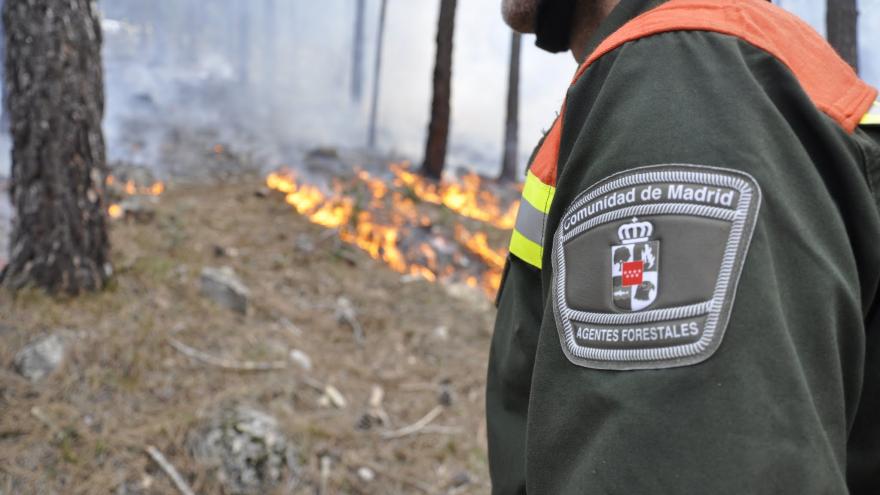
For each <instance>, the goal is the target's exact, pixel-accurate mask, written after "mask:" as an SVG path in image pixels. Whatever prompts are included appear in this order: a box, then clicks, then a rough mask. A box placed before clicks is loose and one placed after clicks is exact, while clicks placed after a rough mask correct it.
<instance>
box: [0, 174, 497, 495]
mask: <svg viewBox="0 0 880 495" xmlns="http://www.w3.org/2000/svg"><path fill="white" fill-rule="evenodd" d="M260 187H261V179H260V178H259V177H257V176H253V177H250V178H243V179H236V180H235V181H230V182H225V183H219V184H212V185H177V186H175V185H174V184H172V185H171V187H170V188H169V190H168V191H167V192H166V193H165V194H164V195H163V196H162V197H161V201H160V202H159V205H158V210H157V215H156V218H155V219H154V220H153V221H151V222H149V223H146V224H139V223H134V222H116V223H114V224H113V230H112V240H113V253H114V254H113V260H114V265H115V269H116V274H115V277H114V279H113V282H112V285H111V286H110V287H109V288H108V289H107V290H106V291H104V292H102V293H99V294H93V295H86V296H82V297H79V298H76V299H64V300H55V299H52V298H50V297H48V296H46V295H44V294H42V293H40V292H36V291H25V292H21V293H19V294H18V295H16V296H13V295H12V294H10V293H5V292H4V293H0V492H2V493H4V494H5V493H64V494H87V493H88V494H100V493H138V494H154V493H155V494H159V493H162V494H164V493H169V494H170V493H177V492H176V490H175V489H174V487H173V486H172V484H171V483H170V481H169V479H168V477H167V476H166V475H165V474H164V473H163V472H162V471H161V470H160V469H159V468H158V467H157V465H156V464H155V463H154V462H152V461H151V460H150V458H149V457H148V456H147V455H146V454H145V452H144V448H145V446H147V445H154V446H156V447H157V448H158V449H159V450H160V451H162V452H163V453H164V454H165V455H166V457H167V458H168V459H169V460H170V462H171V463H172V464H174V465H175V466H176V467H177V469H178V470H179V471H180V472H181V473H182V474H183V476H184V477H185V478H186V479H187V481H189V482H190V484H191V485H192V487H193V488H194V489H195V491H196V493H222V489H221V486H220V484H219V482H218V480H217V477H216V476H215V475H214V474H213V473H212V472H211V471H210V470H209V469H208V468H206V467H205V466H203V465H200V464H199V463H197V462H196V461H195V460H194V459H193V457H192V456H191V455H190V453H189V451H188V448H187V440H186V438H187V435H188V434H189V433H190V432H192V431H194V430H195V429H196V427H197V425H198V424H199V422H200V418H202V417H203V416H204V415H205V414H206V413H208V412H210V411H211V410H212V409H214V408H217V407H218V406H220V405H223V404H228V403H231V402H235V403H244V404H249V405H253V406H255V407H257V408H259V409H261V410H263V411H266V412H268V413H270V414H271V415H273V416H275V417H276V418H277V419H278V421H279V423H280V425H281V428H282V430H283V431H284V433H285V434H286V435H287V436H288V437H289V438H290V439H291V440H292V442H293V443H294V445H295V447H296V448H297V451H298V458H299V462H300V464H301V465H302V468H301V470H300V472H299V479H300V481H299V483H298V485H297V487H296V488H295V489H294V490H293V493H309V494H312V493H316V492H317V491H318V487H319V486H320V484H321V483H322V481H321V478H322V475H321V471H322V470H321V464H322V462H321V459H322V458H324V459H325V461H324V463H323V464H324V477H325V480H324V482H325V483H326V490H325V492H324V493H352V494H360V493H363V494H398V493H438V494H442V493H488V491H489V485H488V475H487V466H486V444H485V422H484V405H483V400H484V390H483V388H484V376H485V363H486V359H487V353H488V343H489V337H490V332H491V325H492V320H493V318H494V311H493V309H492V307H491V304H490V303H489V301H488V298H487V297H486V296H485V295H483V294H481V293H479V292H467V291H464V292H462V290H456V291H450V290H448V288H444V287H443V286H442V285H439V284H431V283H428V282H425V281H411V280H409V279H408V278H406V277H401V276H400V275H399V274H397V273H394V272H393V271H391V270H390V269H388V268H386V267H385V266H384V265H382V264H381V263H379V262H377V261H374V260H372V259H370V258H369V257H368V256H367V255H366V254H365V253H363V252H361V251H358V250H356V249H354V248H351V247H348V246H346V245H344V244H341V243H340V242H339V241H337V240H336V237H335V236H333V235H332V231H328V230H327V229H324V228H321V227H318V226H315V225H312V224H310V223H308V221H307V220H305V219H304V218H302V217H300V216H298V215H296V214H295V213H294V212H292V211H291V209H290V207H289V206H287V205H285V204H284V203H283V201H282V199H281V198H280V197H278V196H274V195H269V196H268V197H261V195H257V194H255V191H257V190H258V189H259V188H260ZM328 232H329V233H330V235H328ZM310 247H313V249H310ZM223 265H228V266H230V267H232V268H233V269H234V270H235V271H236V272H237V273H238V275H239V276H240V277H241V279H242V280H243V281H244V282H245V284H246V285H247V286H248V287H249V288H250V290H251V303H252V304H251V308H250V311H249V313H248V314H247V315H246V316H243V315H237V314H236V313H233V312H231V311H229V310H227V309H225V308H222V307H220V306H218V305H216V304H214V303H212V302H211V301H208V300H206V299H205V298H203V297H201V296H200V294H199V277H200V272H201V269H202V268H203V267H206V266H223ZM459 289H460V288H459ZM340 297H345V298H347V299H349V300H350V301H351V302H352V303H353V306H354V308H355V310H356V315H357V321H358V322H359V323H360V324H361V325H362V326H363V329H364V334H365V338H364V340H363V342H362V343H359V342H358V341H357V339H355V337H354V335H353V331H352V328H351V326H350V325H348V324H346V323H345V322H342V323H340V321H339V320H338V319H337V317H336V315H335V312H336V308H337V305H338V303H337V301H338V299H339V298H340ZM61 329H65V331H63V332H62V333H63V334H64V335H65V336H66V341H67V352H66V357H65V361H64V363H63V365H62V366H61V368H60V369H59V370H58V371H57V372H55V373H54V374H52V375H50V376H49V377H47V378H44V379H43V380H42V381H39V382H37V383H31V382H30V381H28V380H26V379H24V378H23V377H21V376H20V375H18V374H17V373H16V372H15V371H14V367H13V356H14V354H15V352H16V351H18V350H19V349H21V348H22V347H23V346H24V345H25V344H27V343H28V342H30V341H32V340H33V339H35V338H36V337H38V336H40V335H44V334H46V333H47V332H59V331H62V330H61ZM169 338H174V339H176V340H178V341H180V342H183V343H185V344H186V345H189V346H191V347H193V348H197V349H199V350H201V351H204V352H207V353H210V354H212V355H215V356H219V357H223V358H226V359H230V360H237V361H243V360H250V361H260V362H271V361H285V360H286V361H287V362H289V363H290V364H289V366H288V367H287V368H286V369H283V370H277V371H261V372H245V371H231V370H225V369H222V368H220V367H217V366H214V365H210V364H206V363H204V362H201V361H199V360H195V359H193V358H191V357H188V356H186V355H184V354H182V353H181V352H179V351H178V350H176V349H175V348H173V347H172V346H171V345H169ZM291 349H299V350H301V351H303V352H305V353H306V354H308V355H309V356H310V357H311V360H312V361H313V363H314V366H313V369H311V370H310V371H306V370H304V369H303V368H302V367H299V366H297V365H296V364H294V363H293V362H291V361H290V360H289V359H288V354H289V352H290V350H291ZM325 385H331V386H333V387H335V388H336V389H338V390H339V391H340V392H341V394H342V396H343V397H344V399H345V404H344V405H341V404H337V405H334V404H333V403H332V402H333V401H328V400H327V397H326V393H325V392H324V391H323V390H321V388H322V387H324V386H325ZM376 387H380V388H381V390H382V391H383V392H384V398H383V400H382V403H381V407H382V408H383V409H384V411H385V412H387V419H388V420H389V421H390V424H386V425H382V424H377V421H376V420H375V419H373V420H372V421H370V420H368V419H367V418H365V417H364V415H365V414H367V413H369V411H370V410H371V406H370V404H369V402H370V396H371V394H373V393H374V390H375V389H376ZM444 404H445V405H444ZM438 405H440V407H441V408H442V409H441V412H440V414H439V416H438V417H437V418H436V419H435V420H434V421H433V422H432V423H431V424H430V427H429V428H426V429H424V430H422V431H419V432H417V433H416V434H412V435H407V436H403V437H401V438H396V439H385V438H384V437H383V432H387V431H389V430H397V429H399V428H402V427H405V426H407V425H410V424H412V423H414V422H416V421H418V420H419V419H420V418H422V417H424V416H425V415H426V414H427V413H429V412H430V411H431V410H432V409H434V408H435V407H437V406H438ZM340 406H341V407H340ZM438 427H439V428H438ZM364 467H367V468H369V470H371V471H372V472H373V473H375V479H373V480H369V481H368V480H365V479H364V478H365V477H364V476H362V475H360V476H359V474H358V471H359V470H361V473H362V474H363V472H364V470H363V469H361V468H364ZM366 478H369V477H368V476H367V477H366ZM275 492H276V493H288V491H287V489H285V488H281V487H279V488H277V489H276V490H275Z"/></svg>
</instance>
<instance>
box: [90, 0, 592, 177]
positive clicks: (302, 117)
mask: <svg viewBox="0 0 880 495" xmlns="http://www.w3.org/2000/svg"><path fill="white" fill-rule="evenodd" d="M273 4H274V8H273V7H271V6H272V5H273ZM378 4H379V2H378V0H368V1H367V9H366V19H365V24H366V26H365V28H366V29H365V37H364V40H365V47H364V49H363V54H364V58H365V60H363V63H362V64H361V66H362V67H363V68H364V74H363V81H364V91H363V94H364V95H369V94H370V90H371V85H372V82H373V81H372V74H371V70H370V69H371V67H372V64H373V57H374V56H375V40H376V26H377V23H378V19H377V17H378V7H379V5H378ZM102 8H103V11H104V15H105V22H104V24H105V33H106V39H105V65H106V82H107V116H106V119H105V129H106V134H107V141H108V153H109V157H110V159H111V160H113V159H125V160H127V161H140V162H143V163H145V164H153V163H155V162H157V161H161V160H160V154H159V152H158V151H159V150H158V148H159V146H161V143H162V134H163V133H167V131H168V129H169V128H170V127H186V126H189V127H190V128H199V127H201V128H208V127H211V128H213V130H214V132H216V133H217V136H216V137H217V139H218V141H223V142H226V143H228V144H231V145H233V146H240V147H247V148H249V149H257V150H259V152H260V154H262V155H264V156H265V159H266V160H267V162H285V161H292V160H296V156H297V153H301V152H302V151H303V150H305V149H308V148H312V147H315V146H339V147H349V148H350V147H361V146H364V145H365V142H366V128H367V115H368V101H367V100H368V97H366V96H365V97H364V98H363V99H362V100H361V101H359V102H357V101H354V100H353V98H352V96H351V94H350V93H351V92H350V87H351V78H352V65H353V64H352V43H353V36H354V15H355V6H354V2H352V1H351V0H325V1H322V2H305V1H293V0H275V1H274V2H272V1H271V0H257V1H249V2H241V1H235V0H217V1H214V2H196V1H195V0H180V1H174V2H172V1H171V0H164V1H157V2H143V1H142V0H105V1H104V2H103V3H102ZM438 9H439V4H438V1H437V0H422V1H418V2H409V1H407V2H404V1H400V0H389V7H388V18H387V23H386V26H387V27H386V33H385V51H384V55H383V70H382V74H381V78H382V81H381V93H380V106H379V147H380V149H382V150H384V151H389V152H390V151H393V152H397V153H402V154H404V155H406V156H409V157H411V158H412V159H413V160H414V161H419V160H420V159H421V155H422V152H423V146H424V140H425V133H426V129H427V123H428V118H429V104H430V97H431V93H430V92H431V77H432V71H433V55H434V36H435V31H436V17H437V12H438ZM509 36H510V32H509V31H508V29H507V28H506V26H505V25H504V24H503V22H502V21H501V19H500V15H499V9H498V5H496V4H495V3H494V2H481V1H476V0H470V1H468V0H465V1H461V2H459V9H458V13H457V26H456V38H455V55H454V56H455V60H454V66H453V78H454V80H453V101H452V111H453V114H452V129H451V136H450V162H451V164H452V165H458V166H463V167H465V168H471V169H475V170H478V171H481V172H484V173H488V174H495V173H497V172H498V168H499V167H500V158H501V144H502V143H501V142H502V137H503V122H504V112H505V108H504V104H505V100H506V91H507V87H506V84H507V82H506V80H507V58H508V49H509ZM526 43H527V44H528V45H531V43H529V42H528V41H526ZM523 57H524V58H523V63H522V65H523V81H522V107H521V116H522V123H521V130H520V136H521V146H520V152H521V162H522V163H521V167H524V166H525V160H526V158H527V157H528V155H529V154H530V152H531V147H532V146H533V145H534V143H536V142H537V140H538V139H539V138H540V136H541V132H542V129H544V128H546V127H548V126H549V125H550V123H551V122H552V119H553V117H554V116H555V112H556V111H557V110H558V109H559V106H560V104H561V101H562V97H563V96H564V93H565V89H566V86H567V82H568V80H569V79H570V77H571V75H572V73H573V72H574V70H575V65H574V62H573V60H572V59H571V58H570V57H567V56H563V57H552V56H550V55H547V54H542V53H541V52H539V51H538V50H537V49H536V48H534V47H531V46H527V47H526V49H525V50H524V53H523ZM133 140H134V141H137V142H132V141H133ZM158 165H159V166H160V167H167V166H168V165H169V164H158ZM267 165H270V164H267Z"/></svg>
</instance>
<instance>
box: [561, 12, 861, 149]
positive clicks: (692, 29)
mask: <svg viewBox="0 0 880 495" xmlns="http://www.w3.org/2000/svg"><path fill="white" fill-rule="evenodd" d="M612 66H613V68H612ZM670 67H672V68H674V69H675V70H668V68H670ZM581 72H582V73H583V77H580V78H579V80H578V84H583V85H589V84H593V85H595V84H597V83H599V84H601V83H603V82H604V81H605V79H613V80H614V81H615V83H618V82H619V81H617V79H620V76H623V78H624V79H626V81H624V82H625V83H626V84H630V85H638V86H639V87H640V88H641V89H642V90H644V91H663V89H665V88H666V87H669V86H670V85H687V86H688V87H690V88H691V89H692V90H693V91H694V92H712V91H716V92H717V91H718V90H719V89H721V88H726V89H729V90H740V89H741V88H742V85H739V86H738V85H737V84H740V81H739V79H740V78H741V77H746V79H748V81H747V83H748V82H758V83H760V84H761V85H763V86H765V87H767V89H768V91H769V92H773V89H774V88H779V87H782V88H784V89H786V90H788V91H789V92H790V93H794V96H800V95H801V94H803V96H806V98H807V99H808V100H810V101H811V102H812V104H813V105H815V106H816V107H817V109H818V110H820V111H821V112H824V113H825V114H826V115H828V116H829V117H831V118H832V119H833V120H835V121H837V122H838V124H839V125H840V126H841V127H842V128H844V129H845V130H846V131H848V132H851V131H852V130H853V129H855V127H856V125H857V124H858V122H859V120H860V119H861V118H862V116H863V115H864V114H865V112H867V111H868V109H869V108H870V106H871V104H872V103H873V101H874V99H875V98H876V95H877V92H876V90H874V88H872V87H871V86H869V85H868V84H866V83H864V82H863V81H861V80H860V79H859V78H858V75H857V74H856V73H855V71H853V70H852V68H850V67H849V65H847V64H846V62H844V61H843V60H842V59H841V58H840V57H839V56H838V55H837V53H836V52H835V51H834V49H833V48H831V46H829V45H828V43H827V42H826V41H825V40H824V39H823V38H822V37H821V36H820V35H819V34H818V33H816V32H815V30H813V29H812V28H811V27H810V26H808V25H807V24H806V23H804V22H803V21H801V20H800V19H798V18H797V17H795V16H794V15H792V14H790V13H788V12H785V11H784V10H782V9H780V8H778V7H775V6H772V5H770V4H768V3H767V2H763V1H757V0H711V1H707V0H672V1H670V2H667V3H665V4H664V5H663V6H661V7H659V8H656V9H654V10H652V11H650V12H648V13H647V14H644V15H642V16H640V17H638V18H636V19H634V20H633V21H630V22H629V23H628V24H626V25H624V26H623V27H622V28H621V29H619V30H618V31H617V32H615V33H613V34H612V35H611V36H609V37H608V38H607V39H605V40H604V41H603V42H602V43H601V44H600V45H599V47H598V48H597V49H596V50H595V51H594V52H593V53H592V54H591V55H590V56H589V58H588V60H587V62H586V63H585V64H584V65H583V66H582V69H581ZM792 81H794V82H796V84H790V83H791V82H792Z"/></svg>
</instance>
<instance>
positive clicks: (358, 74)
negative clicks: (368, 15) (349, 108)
mask: <svg viewBox="0 0 880 495" xmlns="http://www.w3.org/2000/svg"><path fill="white" fill-rule="evenodd" d="M355 2H356V3H355V13H354V36H353V38H352V40H353V41H352V47H351V99H352V101H354V102H355V103H360V101H361V97H362V96H363V92H364V90H363V86H364V82H363V81H364V7H365V5H364V4H365V2H366V0H355Z"/></svg>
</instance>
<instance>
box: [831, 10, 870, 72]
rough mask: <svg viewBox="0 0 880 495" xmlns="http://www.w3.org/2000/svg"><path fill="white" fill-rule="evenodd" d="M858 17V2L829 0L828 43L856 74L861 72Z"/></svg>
mask: <svg viewBox="0 0 880 495" xmlns="http://www.w3.org/2000/svg"><path fill="white" fill-rule="evenodd" d="M858 15H859V13H858V8H857V6H856V0H828V7H827V10H826V13H825V17H826V24H827V30H828V42H829V43H831V46H833V47H834V48H835V49H836V50H837V53H839V54H840V56H841V57H843V59H844V60H846V61H847V63H849V64H850V65H851V66H853V68H854V69H855V70H856V72H858V70H859V50H858ZM875 28H876V26H875Z"/></svg>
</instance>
